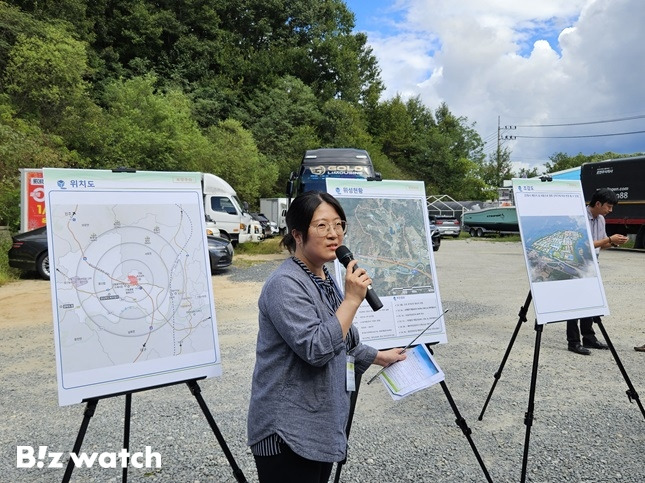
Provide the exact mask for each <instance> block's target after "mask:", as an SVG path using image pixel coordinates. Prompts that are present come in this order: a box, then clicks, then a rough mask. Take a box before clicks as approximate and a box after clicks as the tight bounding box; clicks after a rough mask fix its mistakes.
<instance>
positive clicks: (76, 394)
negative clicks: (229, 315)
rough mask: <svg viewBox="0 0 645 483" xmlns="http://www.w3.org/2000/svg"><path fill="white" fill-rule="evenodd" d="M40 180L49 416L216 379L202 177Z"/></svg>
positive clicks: (78, 174)
mask: <svg viewBox="0 0 645 483" xmlns="http://www.w3.org/2000/svg"><path fill="white" fill-rule="evenodd" d="M44 179H45V201H46V212H47V237H48V244H49V263H50V269H51V291H52V306H53V316H54V319H53V321H54V339H55V349H56V368H57V376H58V399H59V404H60V405H67V404H74V403H78V402H81V401H83V400H85V399H89V398H93V397H101V396H107V395H111V394H118V393H122V392H129V391H134V390H139V389H144V388H147V387H154V386H158V385H163V384H169V383H174V382H180V381H184V380H189V379H194V378H201V377H211V376H217V375H220V374H221V361H220V352H219V343H218V337H217V324H216V317H215V304H214V300H213V291H212V285H211V276H210V265H209V258H208V247H207V241H206V230H205V226H204V220H205V217H204V208H203V202H202V191H201V176H200V174H199V173H171V172H168V173H165V172H135V173H114V172H112V171H103V170H101V171H99V170H74V169H48V168H45V169H44Z"/></svg>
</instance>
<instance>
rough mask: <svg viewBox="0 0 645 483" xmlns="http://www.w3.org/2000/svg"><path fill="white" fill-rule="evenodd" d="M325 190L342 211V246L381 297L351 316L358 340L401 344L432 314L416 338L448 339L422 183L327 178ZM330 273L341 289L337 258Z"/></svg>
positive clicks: (382, 346) (388, 345) (341, 274)
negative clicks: (373, 305)
mask: <svg viewBox="0 0 645 483" xmlns="http://www.w3.org/2000/svg"><path fill="white" fill-rule="evenodd" d="M327 191H328V192H329V193H331V194H332V195H334V197H335V198H337V199H338V201H339V202H340V204H341V205H342V207H343V210H345V215H346V216H347V235H346V236H345V241H344V244H345V246H347V248H349V250H350V251H351V252H352V254H353V255H354V258H355V259H356V260H358V264H359V266H361V267H363V268H365V269H366V270H367V273H369V274H370V277H371V278H372V280H373V284H372V286H373V288H374V291H375V292H376V294H377V295H378V296H379V298H380V299H381V302H383V308H382V309H381V310H379V311H377V312H374V311H373V310H372V309H371V308H370V306H369V304H368V303H367V302H363V303H362V304H361V306H360V308H359V310H358V313H357V314H356V317H355V319H354V323H355V324H356V326H357V327H358V329H359V331H360V334H361V340H362V341H363V342H369V344H370V345H371V346H373V347H376V348H377V349H388V348H392V347H405V346H407V345H408V343H410V342H411V341H412V340H413V339H414V338H415V337H416V336H417V335H419V334H420V333H421V332H423V330H424V329H426V328H427V327H428V325H430V324H431V323H432V322H433V320H435V319H437V320H436V321H435V322H434V324H433V325H432V326H431V327H430V328H429V329H427V330H426V332H424V333H423V335H422V336H421V337H420V338H419V339H418V340H417V341H416V343H419V344H421V343H429V342H442V343H443V342H447V337H446V326H445V320H444V317H439V316H440V315H441V313H442V312H443V309H442V307H441V297H440V296H439V285H438V283H437V272H436V269H435V263H434V257H433V252H432V241H431V238H430V224H429V218H428V207H427V204H426V194H425V187H424V184H423V182H421V181H364V180H350V179H334V178H327ZM335 272H336V274H337V279H338V284H339V286H340V287H341V288H344V286H345V284H344V273H345V272H344V268H342V267H341V265H340V263H339V262H338V261H336V262H335Z"/></svg>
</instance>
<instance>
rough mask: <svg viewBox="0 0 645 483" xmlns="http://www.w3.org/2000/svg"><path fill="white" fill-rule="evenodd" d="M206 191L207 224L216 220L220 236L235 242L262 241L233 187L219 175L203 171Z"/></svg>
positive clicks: (203, 185)
mask: <svg viewBox="0 0 645 483" xmlns="http://www.w3.org/2000/svg"><path fill="white" fill-rule="evenodd" d="M202 191H203V193H204V213H205V215H206V222H207V225H208V224H209V223H212V222H214V223H215V226H216V227H217V228H218V229H219V232H220V236H222V237H223V238H228V239H229V240H231V242H233V244H237V243H246V242H248V241H254V242H256V241H260V240H261V237H260V236H258V234H257V233H256V231H257V230H256V228H257V227H256V226H255V225H256V224H257V223H254V222H253V220H252V218H251V215H249V213H248V211H247V210H246V209H245V208H243V207H242V203H241V202H240V200H239V198H238V197H237V193H235V190H234V189H233V187H232V186H231V185H230V184H228V183H227V182H226V181H224V180H223V179H222V178H220V177H219V176H215V175H214V174H210V173H202Z"/></svg>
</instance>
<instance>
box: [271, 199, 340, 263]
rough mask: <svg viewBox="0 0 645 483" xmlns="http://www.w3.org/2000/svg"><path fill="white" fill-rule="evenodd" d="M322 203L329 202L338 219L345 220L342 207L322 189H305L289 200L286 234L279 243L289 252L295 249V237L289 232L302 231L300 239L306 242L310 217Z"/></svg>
mask: <svg viewBox="0 0 645 483" xmlns="http://www.w3.org/2000/svg"><path fill="white" fill-rule="evenodd" d="M322 203H329V204H330V205H331V206H332V207H333V208H334V209H335V210H336V213H338V216H340V219H341V220H344V221H347V217H346V216H345V211H344V210H343V207H342V206H341V205H340V203H339V202H338V200H337V199H336V198H334V197H333V196H332V195H330V194H329V193H325V192H324V191H305V192H304V193H302V194H300V195H298V196H297V197H296V198H295V199H294V200H293V201H292V202H291V205H290V206H289V210H287V234H286V235H285V236H284V237H283V238H282V241H281V242H280V245H282V246H283V247H285V248H286V249H287V250H289V252H291V253H294V252H295V251H296V239H295V238H294V237H293V235H292V234H291V231H292V230H297V231H299V232H300V233H302V241H303V243H304V242H306V241H307V234H308V232H309V225H310V224H311V219H312V218H313V216H314V212H315V211H316V209H317V208H318V207H319V206H320V205H321V204H322Z"/></svg>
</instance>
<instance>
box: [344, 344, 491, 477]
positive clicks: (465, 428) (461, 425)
mask: <svg viewBox="0 0 645 483" xmlns="http://www.w3.org/2000/svg"><path fill="white" fill-rule="evenodd" d="M434 344H436V342H435V343H430V344H426V347H427V348H428V350H429V351H430V353H431V354H433V355H434V351H433V350H432V347H431V346H432V345H434ZM360 380H361V376H356V391H354V393H353V394H352V396H351V400H350V408H349V419H348V421H347V427H346V428H345V432H346V434H347V438H348V439H349V432H350V430H351V427H352V420H353V418H354V409H355V408H356V400H357V399H358V389H359V386H360ZM439 384H440V385H441V389H443V392H444V394H445V395H446V399H447V400H448V404H450V407H451V408H452V411H453V412H454V413H455V417H456V419H455V424H457V426H459V428H460V429H461V431H462V433H464V436H465V437H466V439H467V440H468V444H470V448H471V449H472V451H473V453H474V454H475V458H477V462H478V463H479V466H480V467H481V469H482V471H483V472H484V475H485V476H486V481H488V482H489V483H492V481H493V480H492V479H491V477H490V474H489V473H488V470H487V469H486V465H485V464H484V460H483V459H482V458H481V456H480V455H479V451H477V447H476V446H475V443H474V441H473V439H472V437H471V436H470V435H471V433H472V430H471V429H470V428H469V427H468V423H466V420H465V419H464V418H463V417H462V415H461V414H460V413H459V409H458V408H457V404H456V403H455V400H454V399H453V398H452V395H451V394H450V391H449V390H448V386H447V385H446V381H441V382H440V383H439ZM346 462H347V457H345V459H344V460H343V461H341V462H339V463H338V464H337V465H336V476H335V477H334V483H339V481H340V472H341V471H342V468H343V465H344V464H345V463H346Z"/></svg>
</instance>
